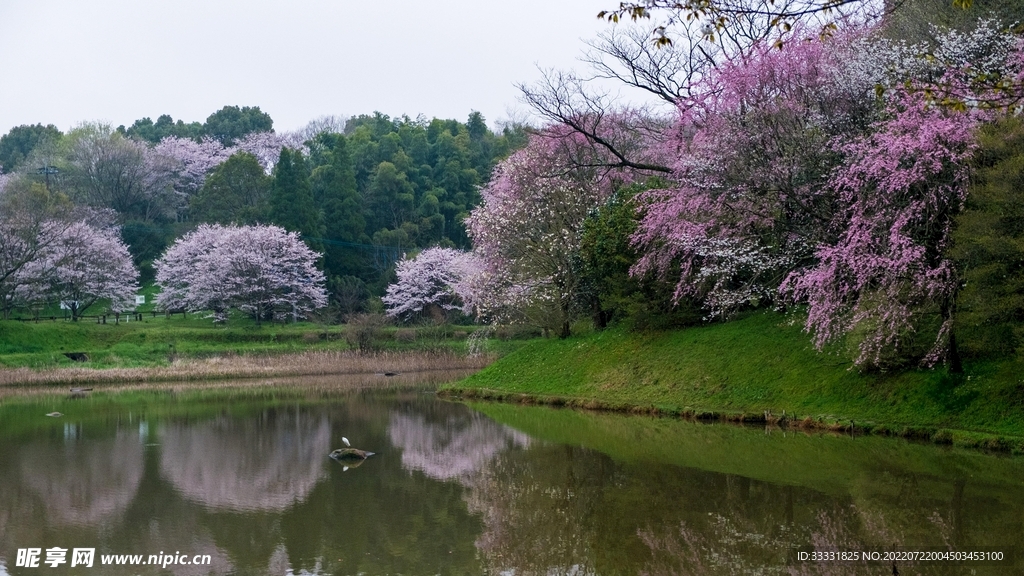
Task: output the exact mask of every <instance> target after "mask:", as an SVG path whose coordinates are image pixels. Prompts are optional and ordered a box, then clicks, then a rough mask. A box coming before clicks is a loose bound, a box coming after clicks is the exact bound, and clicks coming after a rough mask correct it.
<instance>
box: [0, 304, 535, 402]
mask: <svg viewBox="0 0 1024 576" xmlns="http://www.w3.org/2000/svg"><path fill="white" fill-rule="evenodd" d="M475 329H476V327H473V326H421V327H394V326H384V327H380V328H379V329H376V331H375V333H374V335H373V337H372V338H371V339H370V342H369V344H370V345H369V346H368V347H367V350H363V351H361V352H360V351H357V350H355V349H354V348H353V346H354V345H355V341H354V340H353V338H351V337H349V336H350V333H349V331H350V330H351V328H350V327H347V326H338V325H331V326H324V325H318V324H313V323H302V322H300V323H292V324H268V323H264V324H262V325H259V326H257V325H256V324H255V323H254V322H252V321H251V320H248V319H237V320H236V319H232V321H231V322H229V324H228V325H226V326H224V325H215V324H213V323H212V322H211V321H210V320H209V319H206V318H202V317H199V316H191V315H190V316H188V317H182V316H181V315H177V316H174V317H171V318H166V317H164V316H162V315H157V316H155V317H153V316H146V317H145V318H144V320H143V321H141V322H138V321H132V322H127V323H126V322H124V321H122V322H121V323H120V324H113V323H112V320H111V321H108V323H107V324H97V323H96V322H95V321H80V322H69V321H63V320H58V321H56V322H52V321H42V322H39V323H34V322H16V321H2V322H0V385H10V384H44V383H60V384H85V383H100V382H108V383H116V382H129V381H156V380H177V381H182V380H198V379H209V378H217V379H226V378H261V377H267V376H308V375H321V374H343V373H361V372H370V373H372V372H381V371H393V372H407V371H418V370H434V369H477V368H480V367H482V366H484V365H486V364H487V363H489V362H490V361H492V360H493V358H494V357H496V356H498V355H501V354H505V353H508V352H509V351H511V350H513V349H515V348H516V347H518V346H520V345H522V343H523V340H521V339H517V338H516V336H519V335H518V334H512V333H504V334H501V336H503V337H501V338H491V339H489V340H486V341H484V342H483V343H482V345H481V346H476V348H477V349H476V350H474V352H482V353H480V354H474V355H473V356H472V357H470V354H469V352H470V350H469V348H470V347H469V345H468V337H469V334H470V333H471V332H472V331H473V330H475ZM363 343H364V344H366V342H365V341H364V342H363ZM478 344H479V343H478ZM73 358H74V359H73Z"/></svg>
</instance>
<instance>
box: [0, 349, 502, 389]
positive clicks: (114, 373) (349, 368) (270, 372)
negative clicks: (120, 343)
mask: <svg viewBox="0 0 1024 576" xmlns="http://www.w3.org/2000/svg"><path fill="white" fill-rule="evenodd" d="M493 360H494V357H493V356H476V357H470V356H460V355H455V354H432V353H424V352H380V353H376V354H362V353H359V352H354V351H310V352H303V353H300V354H284V355H274V356H246V355H241V356H217V357H212V358H202V359H178V360H175V361H174V362H172V363H171V364H170V365H169V366H159V367H137V368H100V369H96V368H78V367H75V368H54V369H47V370H32V369H29V368H16V369H6V370H0V386H20V385H33V384H38V385H45V384H55V385H56V384H67V385H73V384H102V383H109V384H118V383H133V382H171V381H179V382H180V381H197V380H222V379H239V378H268V377H281V376H327V375H336V374H379V373H385V372H386V373H403V372H422V371H426V370H476V369H480V368H483V367H484V366H486V365H488V364H490V363H491V362H492V361H493Z"/></svg>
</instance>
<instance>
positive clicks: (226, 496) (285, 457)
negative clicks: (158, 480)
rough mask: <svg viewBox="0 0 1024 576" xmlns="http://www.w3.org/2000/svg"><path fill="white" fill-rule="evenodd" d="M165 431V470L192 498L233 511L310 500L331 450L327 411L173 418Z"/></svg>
mask: <svg viewBox="0 0 1024 576" xmlns="http://www.w3.org/2000/svg"><path fill="white" fill-rule="evenodd" d="M159 435H160V441H161V458H160V471H161V473H162V474H163V475H164V476H165V477H166V478H167V479H168V480H169V481H170V482H171V483H172V484H173V485H174V486H175V487H176V488H177V489H178V490H179V491H180V492H181V493H182V494H183V495H185V496H186V497H187V498H189V499H192V500H195V501H196V502H200V503H202V504H204V505H206V506H209V507H211V508H224V509H229V510H284V509H286V508H288V507H290V506H292V505H294V504H295V503H296V502H301V501H303V500H305V499H306V497H307V496H308V495H309V493H310V491H311V490H312V489H313V487H314V486H315V485H316V483H317V482H318V481H319V480H321V479H322V478H323V477H324V464H325V461H324V455H325V454H327V453H328V452H330V451H331V448H330V440H331V428H330V423H329V421H328V420H327V418H326V417H324V416H311V415H308V414H304V413H302V412H300V411H294V412H291V411H284V410H277V409H268V410H265V411H263V412H262V413H261V414H260V415H259V417H257V418H251V419H238V418H228V417H221V418H216V419H213V420H209V421H206V422H201V423H195V422H171V423H168V424H165V425H163V426H161V427H160V431H159Z"/></svg>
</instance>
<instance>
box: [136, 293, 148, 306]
mask: <svg viewBox="0 0 1024 576" xmlns="http://www.w3.org/2000/svg"><path fill="white" fill-rule="evenodd" d="M135 303H136V304H145V303H146V295H145V294H138V295H136V296H135Z"/></svg>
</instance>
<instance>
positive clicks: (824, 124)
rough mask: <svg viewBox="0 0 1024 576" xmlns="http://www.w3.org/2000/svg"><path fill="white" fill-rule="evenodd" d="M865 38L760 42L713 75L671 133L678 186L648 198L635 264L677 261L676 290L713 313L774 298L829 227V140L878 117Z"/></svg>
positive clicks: (643, 270)
mask: <svg viewBox="0 0 1024 576" xmlns="http://www.w3.org/2000/svg"><path fill="white" fill-rule="evenodd" d="M859 39H860V37H859V36H858V35H856V34H847V35H842V37H837V38H834V39H833V40H831V41H818V40H814V41H808V42H794V43H789V44H787V45H785V46H784V47H783V48H782V49H779V48H777V47H775V46H772V45H771V44H770V43H768V42H763V43H761V44H758V45H756V46H755V47H754V48H752V49H751V50H750V51H749V53H747V54H746V55H745V57H743V58H737V59H734V60H732V61H729V62H726V63H723V64H721V65H720V66H719V67H718V68H717V69H716V70H714V71H713V72H712V73H711V74H710V75H709V76H707V77H706V78H705V79H704V81H703V82H702V84H701V86H699V87H698V88H697V90H696V91H695V93H694V94H695V95H694V97H693V100H692V101H691V105H689V106H688V107H686V108H681V112H680V115H679V118H678V120H677V125H676V128H675V130H674V134H673V135H672V138H671V140H670V142H669V144H668V147H670V148H672V149H674V150H676V151H677V154H676V160H675V163H674V171H673V180H674V181H675V183H676V184H675V186H673V187H671V188H668V189H665V190H654V191H651V192H648V193H646V194H643V195H641V196H640V198H639V200H640V202H641V208H642V212H643V215H644V216H643V220H642V222H641V224H640V227H639V229H638V231H637V234H636V236H635V238H634V241H635V245H636V246H637V248H639V249H640V250H641V251H642V253H643V257H642V259H641V260H640V261H639V262H638V264H637V266H636V267H635V269H634V272H635V273H636V274H638V275H642V274H647V273H656V274H659V275H661V276H662V277H667V275H668V274H669V273H677V274H678V276H676V278H675V282H676V291H675V298H676V300H677V301H678V300H680V299H682V298H684V297H694V298H699V299H703V301H704V303H705V305H706V307H707V308H708V310H709V312H710V313H711V314H712V315H722V314H726V313H728V312H730V311H732V310H735V309H736V308H738V307H742V306H747V305H755V306H756V305H760V304H763V303H765V302H770V301H772V300H773V299H774V298H775V294H776V290H777V288H778V286H779V283H780V282H781V281H782V279H783V278H784V277H785V275H786V274H787V273H788V272H789V271H790V270H792V269H793V268H794V267H798V266H800V265H802V264H803V263H804V262H806V261H807V260H808V259H809V258H811V257H813V250H814V247H815V246H816V245H817V243H819V242H821V241H822V240H825V239H828V238H829V235H828V234H829V228H828V224H829V223H830V221H831V218H832V213H833V211H834V209H835V203H836V199H835V197H834V195H832V194H828V193H823V191H825V184H826V182H827V181H828V179H829V175H830V174H831V171H832V169H833V168H834V167H835V166H837V165H838V164H839V163H840V162H841V161H842V155H841V153H839V152H838V151H836V150H834V147H833V146H832V142H833V141H836V140H839V139H842V138H845V137H847V135H850V134H857V133H858V132H857V130H858V128H859V127H860V126H863V125H864V124H865V123H866V122H868V121H869V120H870V118H871V117H872V113H873V104H874V98H875V96H874V81H873V80H874V78H872V76H871V75H870V74H862V75H852V74H849V71H848V69H847V67H846V63H847V62H849V60H850V58H851V56H853V53H852V50H850V48H849V47H850V46H851V45H856V44H855V43H856V42H857V41H858V40H859Z"/></svg>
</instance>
